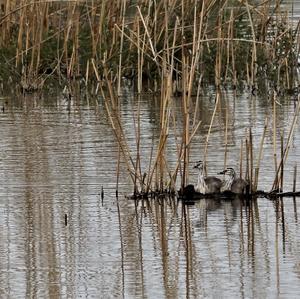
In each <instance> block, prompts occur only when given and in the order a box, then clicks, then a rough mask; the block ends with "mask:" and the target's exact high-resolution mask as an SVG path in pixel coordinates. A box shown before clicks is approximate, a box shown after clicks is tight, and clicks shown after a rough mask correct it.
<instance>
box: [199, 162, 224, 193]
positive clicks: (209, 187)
mask: <svg viewBox="0 0 300 299" xmlns="http://www.w3.org/2000/svg"><path fill="white" fill-rule="evenodd" d="M194 168H197V169H198V171H199V174H198V182H197V185H196V188H195V190H196V191H197V192H200V193H202V194H211V193H220V191H221V186H222V181H221V180H220V179H218V178H216V177H214V176H207V177H205V176H204V163H203V162H202V161H198V162H196V165H195V166H194Z"/></svg>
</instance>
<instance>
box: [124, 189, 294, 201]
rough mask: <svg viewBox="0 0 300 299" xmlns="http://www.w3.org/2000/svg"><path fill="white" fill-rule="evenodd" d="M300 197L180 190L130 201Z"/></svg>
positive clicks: (278, 193)
mask: <svg viewBox="0 0 300 299" xmlns="http://www.w3.org/2000/svg"><path fill="white" fill-rule="evenodd" d="M297 196H300V191H295V192H282V191H281V190H272V191H270V192H266V191H263V190H257V191H255V192H251V193H250V192H246V193H243V194H237V193H233V192H231V191H224V192H222V193H212V194H203V193H200V192H196V191H195V190H194V189H192V188H191V189H189V188H185V189H184V191H182V190H179V191H178V192H176V191H168V190H164V191H151V192H148V193H146V192H140V193H135V194H133V195H131V196H128V197H127V198H128V199H131V200H141V199H163V198H166V197H168V198H170V197H174V198H175V197H176V198H177V199H179V200H183V201H186V202H187V201H191V202H192V201H196V200H200V199H204V198H206V199H209V198H211V199H223V200H224V199H235V198H240V199H245V200H251V199H252V198H258V197H265V198H268V199H270V200H275V199H276V198H278V197H297Z"/></svg>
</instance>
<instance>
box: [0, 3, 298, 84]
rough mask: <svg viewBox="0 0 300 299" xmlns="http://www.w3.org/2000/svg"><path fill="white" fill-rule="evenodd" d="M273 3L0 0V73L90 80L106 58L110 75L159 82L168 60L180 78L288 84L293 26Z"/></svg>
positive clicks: (27, 80)
mask: <svg viewBox="0 0 300 299" xmlns="http://www.w3.org/2000/svg"><path fill="white" fill-rule="evenodd" d="M271 4H272V1H264V2H262V4H260V5H251V3H248V2H247V1H244V2H243V3H240V1H215V0H210V1H204V2H203V3H199V1H192V3H191V1H181V0H180V1H179V0H176V1H173V2H172V3H169V1H159V2H157V3H153V2H151V1H143V0H139V1H135V4H134V5H132V4H131V3H130V2H128V1H125V0H124V1H119V2H118V3H117V4H116V5H115V4H114V3H113V2H111V1H108V0H106V1H93V2H84V1H83V2H77V1H75V2H74V1H70V2H69V1H61V2H59V3H57V2H56V3H51V2H49V3H47V2H40V3H36V2H35V3H31V4H30V3H27V1H25V0H19V1H14V2H12V3H11V2H8V1H6V2H5V4H3V5H2V6H1V11H0V31H1V35H0V47H1V50H0V54H1V55H0V66H1V69H0V76H1V78H2V79H6V78H7V77H10V76H11V77H12V78H15V79H16V78H17V77H16V76H15V72H17V74H18V75H19V78H20V77H21V78H22V80H21V84H22V85H23V87H24V88H25V89H31V88H33V89H35V88H39V87H41V86H43V84H44V81H45V79H48V78H51V77H53V78H59V79H61V80H64V79H72V78H74V79H76V78H83V79H85V80H86V81H89V82H90V81H91V80H92V81H93V80H101V78H102V76H101V74H102V73H103V62H104V61H105V64H106V66H107V67H108V69H109V72H110V75H111V76H112V78H114V80H116V79H117V80H119V81H120V80H121V78H122V77H127V78H129V79H136V80H138V79H140V80H141V79H143V80H144V81H145V80H147V79H150V80H151V82H152V83H153V81H156V84H158V87H160V85H161V82H160V80H159V78H160V77H161V72H162V71H163V69H164V68H165V67H170V66H171V65H172V64H174V67H173V72H174V74H175V75H174V76H173V78H175V77H176V78H177V79H178V80H179V81H180V80H181V79H182V76H184V73H185V72H186V71H190V70H192V72H194V77H195V79H199V78H201V80H202V81H204V82H208V83H215V84H217V85H219V84H227V83H231V84H233V85H237V84H238V83H239V82H240V81H241V80H243V81H246V82H247V84H248V85H249V86H252V87H257V83H258V82H261V79H266V80H271V81H275V82H276V83H275V84H276V85H277V86H278V85H280V86H283V87H284V88H287V89H292V88H293V87H294V80H293V78H294V72H295V68H296V65H297V64H296V57H297V38H296V36H297V32H296V29H294V28H293V27H292V26H291V24H289V20H288V19H287V17H286V15H284V14H282V13H281V8H280V6H276V7H275V8H274V7H273V8H271ZM98 74H100V77H97V75H98ZM18 81H20V80H18ZM33 82H35V84H32V83H33ZM194 82H199V81H198V80H194ZM183 84H184V83H183V82H181V81H180V82H178V84H177V87H178V88H179V89H183V86H182V85H183ZM32 85H33V86H32ZM194 87H196V84H194Z"/></svg>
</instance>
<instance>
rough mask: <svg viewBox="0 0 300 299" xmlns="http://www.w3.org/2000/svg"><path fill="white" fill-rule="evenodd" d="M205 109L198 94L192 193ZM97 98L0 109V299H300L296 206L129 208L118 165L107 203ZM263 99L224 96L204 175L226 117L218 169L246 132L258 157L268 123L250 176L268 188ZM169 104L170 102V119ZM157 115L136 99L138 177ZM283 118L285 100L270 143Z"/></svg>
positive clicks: (113, 146) (112, 158)
mask: <svg viewBox="0 0 300 299" xmlns="http://www.w3.org/2000/svg"><path fill="white" fill-rule="evenodd" d="M213 99H214V94H213V91H209V90H208V91H207V93H205V94H204V95H203V96H202V100H201V102H200V103H199V111H200V112H199V115H198V116H197V118H199V119H200V118H201V119H202V120H203V123H202V125H201V128H200V129H199V131H198V132H197V134H196V136H195V138H194V142H193V144H192V147H191V167H190V182H192V183H193V182H195V181H196V177H197V174H196V173H195V172H194V171H193V169H192V161H195V160H199V159H201V158H202V155H203V150H204V140H205V134H206V133H207V130H208V127H209V123H210V119H211V115H212V113H213V109H214V100H213ZM97 101H98V104H97V105H96V103H95V102H96V101H95V100H94V99H91V98H89V97H87V96H84V95H82V96H81V97H78V98H75V99H73V100H72V101H71V102H68V101H67V100H66V99H64V97H63V96H62V95H56V94H54V95H47V96H38V95H27V96H25V97H23V96H7V97H2V98H1V100H0V102H1V103H0V106H1V107H4V109H3V111H2V112H1V114H0V136H1V145H0V148H1V151H0V227H1V229H0V297H1V298H204V297H205V298H266V297H269V298H299V296H300V288H299V285H300V234H299V218H300V213H299V210H298V206H299V205H300V199H299V198H288V197H286V198H283V199H282V200H277V201H271V200H269V199H266V198H258V199H257V200H253V201H252V202H250V203H249V204H246V203H245V202H243V201H241V200H238V199H235V200H213V199H202V200H199V201H196V202H195V203H194V204H193V205H184V204H183V203H182V202H181V201H177V199H175V198H169V199H161V200H150V201H139V202H135V201H133V200H130V199H127V198H126V197H125V195H126V194H131V193H132V191H133V187H132V185H131V183H130V181H129V179H128V175H127V172H126V169H125V165H124V163H121V175H120V181H119V197H118V198H116V196H115V190H116V183H117V176H116V167H117V160H118V144H117V143H116V141H115V138H114V135H113V132H112V130H111V127H110V124H109V121H108V118H107V114H106V112H105V108H104V105H103V102H102V101H101V100H99V99H97ZM268 101H269V99H268V97H261V98H259V97H251V96H249V95H247V94H239V95H237V96H236V97H234V96H233V94H232V93H227V94H224V98H223V100H222V109H220V110H218V111H217V114H216V119H215V122H214V125H213V128H212V133H211V134H212V135H211V138H210V143H209V151H208V172H209V174H215V173H216V172H218V171H220V170H222V168H223V165H224V148H225V145H224V136H225V135H224V134H225V129H224V123H225V120H226V109H225V107H227V115H228V161H227V165H230V166H232V167H235V168H237V167H238V162H239V152H240V142H241V140H242V139H243V138H244V136H245V131H246V129H247V128H249V127H250V126H251V127H252V130H253V136H254V137H253V140H254V148H255V151H254V154H255V159H256V158H257V149H258V147H259V143H260V138H261V135H262V132H263V126H264V121H265V118H266V116H270V123H271V125H270V126H269V129H268V131H267V134H266V140H265V146H264V152H263V159H262V163H261V173H260V180H259V189H264V190H266V191H269V190H270V188H271V186H272V183H273V180H274V166H273V165H274V163H273V159H274V158H273V145H272V140H273V133H272V105H270V103H269V102H268ZM176 105H178V107H179V105H180V102H179V100H178V102H176V99H175V100H174V109H175V110H176V109H177V108H176ZM136 107H137V103H136V101H135V100H134V99H132V97H130V96H128V94H126V93H125V94H124V99H123V100H122V111H123V116H122V119H123V122H124V124H125V128H126V131H127V134H128V143H129V145H130V147H131V149H132V150H133V152H134V149H135V148H136V144H135V138H134V134H135V133H134V129H133V127H134V126H133V116H132V111H134V110H135V109H136ZM158 108H159V102H158V100H155V99H154V98H151V97H149V96H145V97H142V99H141V115H142V118H141V134H142V153H143V158H142V165H143V167H146V165H147V161H149V157H148V155H147V154H148V153H149V152H150V147H151V145H152V139H153V142H154V143H156V142H157V139H158V135H159V132H158V127H159V124H158V120H159V114H158ZM176 111H177V116H178V118H179V119H180V113H179V110H178V109H177V110H176ZM294 111H295V102H294V101H293V100H292V99H281V100H280V105H278V107H277V112H278V113H277V126H278V132H277V138H278V140H279V136H280V131H283V132H284V133H285V134H284V137H285V141H286V139H287V133H288V130H289V127H290V125H291V121H292V117H293V114H294ZM299 133H300V127H299V125H297V126H296V132H295V135H294V138H293V142H292V145H291V148H290V153H289V156H288V160H287V162H286V167H285V180H284V190H286V191H290V190H291V189H292V185H293V183H292V178H293V167H294V165H296V163H297V161H299V154H300V134H299ZM172 134H173V135H172ZM174 143H175V142H174V133H172V132H170V137H169V141H168V146H167V151H166V159H167V160H168V162H169V165H170V167H172V166H174V165H175V162H176V154H175V152H176V146H175V145H174ZM279 152H280V151H279V148H278V153H279ZM255 161H256V160H255ZM299 177H300V174H299V171H298V176H297V178H298V181H299ZM102 187H103V190H104V197H103V198H102V196H101V188H102ZM299 187H300V186H299ZM65 215H67V225H66V223H65V221H66V220H65Z"/></svg>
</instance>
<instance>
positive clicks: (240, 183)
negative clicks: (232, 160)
mask: <svg viewBox="0 0 300 299" xmlns="http://www.w3.org/2000/svg"><path fill="white" fill-rule="evenodd" d="M219 174H225V180H224V181H223V184H222V187H221V192H224V191H228V190H229V191H231V192H232V193H236V194H243V193H245V191H246V186H247V183H246V181H245V180H244V179H241V178H236V173H235V171H234V169H233V168H231V167H227V168H226V169H224V170H223V171H222V172H219Z"/></svg>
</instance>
